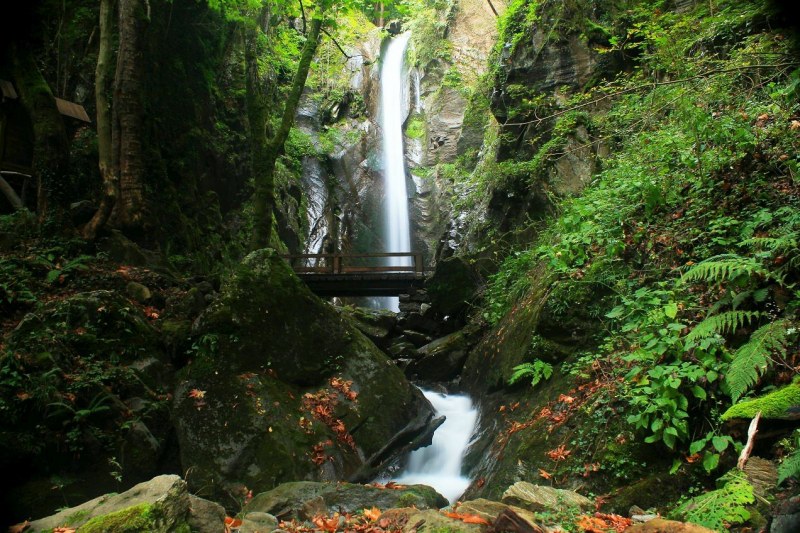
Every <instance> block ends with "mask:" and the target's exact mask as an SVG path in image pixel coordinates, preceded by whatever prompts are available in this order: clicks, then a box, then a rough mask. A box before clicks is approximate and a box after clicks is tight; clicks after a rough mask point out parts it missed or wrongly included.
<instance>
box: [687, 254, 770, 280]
mask: <svg viewBox="0 0 800 533" xmlns="http://www.w3.org/2000/svg"><path fill="white" fill-rule="evenodd" d="M766 272H767V271H766V269H764V268H763V267H762V266H761V264H760V263H758V262H757V261H755V260H754V259H752V258H748V257H740V256H738V255H735V254H726V255H721V256H716V257H711V258H709V259H706V260H705V261H702V262H701V263H698V264H697V265H694V266H693V267H691V268H690V269H689V270H688V271H687V272H686V273H685V274H684V275H683V276H682V277H681V280H682V281H684V282H692V281H716V282H722V281H733V280H736V279H737V278H739V277H741V276H745V277H753V276H764V275H765V274H766Z"/></svg>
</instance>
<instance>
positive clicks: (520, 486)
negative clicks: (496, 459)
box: [503, 481, 593, 513]
mask: <svg viewBox="0 0 800 533" xmlns="http://www.w3.org/2000/svg"><path fill="white" fill-rule="evenodd" d="M503 503H506V504H508V505H515V506H517V507H522V508H523V509H527V510H529V511H533V512H535V513H540V512H563V511H568V510H570V509H571V510H576V509H578V510H585V509H589V508H591V507H592V505H593V504H592V501H591V500H590V499H589V498H587V497H586V496H581V495H580V494H578V493H577V492H574V491H571V490H563V489H554V488H553V487H546V486H543V485H534V484H532V483H528V482H527V481H519V482H517V483H514V484H513V485H512V486H511V487H509V488H508V489H507V490H506V491H505V492H504V493H503Z"/></svg>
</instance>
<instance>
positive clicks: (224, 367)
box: [172, 250, 434, 499]
mask: <svg viewBox="0 0 800 533" xmlns="http://www.w3.org/2000/svg"><path fill="white" fill-rule="evenodd" d="M193 336H194V338H195V339H198V341H197V342H198V345H199V346H202V349H201V350H199V351H198V352H197V353H196V354H195V355H194V356H193V360H192V362H191V364H188V365H186V366H185V367H184V368H183V369H181V370H180V371H179V372H178V374H177V381H176V383H177V384H176V388H175V390H174V401H173V404H172V415H173V420H174V421H175V428H176V435H177V438H178V443H179V446H180V454H181V455H180V457H181V462H182V468H183V469H184V470H188V469H191V471H192V474H193V475H192V476H191V477H190V478H189V483H190V484H191V485H192V487H193V488H196V489H197V490H202V491H203V492H201V493H200V495H201V496H203V497H208V498H212V499H217V498H220V499H221V498H224V497H225V494H227V493H228V492H230V491H238V490H240V489H241V487H242V485H244V486H246V487H247V488H248V489H250V490H253V492H254V493H257V492H263V491H265V490H269V489H271V488H273V487H275V486H276V485H278V484H280V483H282V482H285V481H291V480H298V479H305V480H330V479H350V480H356V479H358V480H362V479H371V478H372V476H374V475H375V474H376V472H377V471H378V470H379V469H380V468H381V467H383V466H384V465H385V464H387V463H388V462H390V461H392V460H393V459H395V458H396V457H397V455H398V454H399V453H401V452H402V451H405V450H406V446H407V444H408V443H409V442H411V441H414V440H415V439H417V438H418V437H420V436H423V435H427V434H429V433H430V432H431V431H432V421H433V418H434V413H433V408H432V407H431V405H430V403H429V402H428V401H427V400H426V399H425V397H424V396H423V395H422V394H421V393H420V392H419V390H418V389H417V388H416V387H414V386H413V385H412V384H411V383H409V382H408V380H407V379H406V378H405V376H404V375H403V373H402V371H401V370H400V369H399V368H397V366H396V365H395V364H393V363H392V361H391V360H390V359H389V358H388V357H387V356H386V355H385V354H384V353H383V352H381V351H380V350H379V349H378V348H377V347H376V346H375V345H374V344H373V343H372V342H370V341H369V339H367V338H366V337H365V336H364V335H363V334H362V333H361V332H360V331H359V330H358V329H357V328H356V326H355V325H354V323H353V321H352V320H351V319H350V317H349V316H347V314H345V313H342V312H339V311H337V310H336V309H335V308H334V307H333V306H332V305H330V304H328V303H326V302H323V301H322V300H320V299H319V298H318V297H317V296H315V295H314V294H313V293H311V291H310V290H309V289H308V287H306V286H305V285H304V284H303V283H302V282H301V281H300V280H299V279H298V278H297V276H295V274H294V273H293V272H292V270H291V268H290V267H289V265H288V264H287V263H286V262H285V261H284V260H283V259H281V257H280V256H279V255H278V254H277V253H275V252H274V251H272V250H259V251H257V252H253V253H252V254H250V255H249V256H248V257H246V258H245V260H244V261H243V262H242V264H241V265H239V266H238V267H237V269H236V270H235V273H234V275H233V276H231V278H229V279H228V280H227V281H226V282H225V284H224V285H223V286H222V287H221V290H220V297H219V298H218V299H217V300H216V301H215V302H214V303H213V304H212V305H211V306H209V308H208V309H207V310H205V311H204V312H203V314H202V315H201V316H200V317H198V319H197V320H196V321H195V323H194V325H193ZM201 341H202V342H201ZM347 382H349V385H348V386H349V387H350V389H349V390H351V391H352V392H353V393H355V395H354V396H352V397H350V396H349V395H346V394H345V393H344V392H342V391H341V387H340V389H339V390H337V389H336V388H335V385H333V383H347ZM198 394H201V396H198ZM306 394H308V396H306ZM319 403H325V404H326V405H329V406H330V407H331V414H330V416H327V415H326V416H320V415H318V414H316V413H317V411H316V410H315V406H316V405H318V404H319Z"/></svg>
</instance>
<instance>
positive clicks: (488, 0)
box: [486, 0, 500, 17]
mask: <svg viewBox="0 0 800 533" xmlns="http://www.w3.org/2000/svg"><path fill="white" fill-rule="evenodd" d="M486 1H487V2H488V3H489V7H491V8H492V13H494V16H495V17H499V16H500V14H499V13H498V12H497V10H496V9H495V8H494V4H493V3H492V0H486Z"/></svg>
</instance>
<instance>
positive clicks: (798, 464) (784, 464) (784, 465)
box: [778, 430, 800, 485]
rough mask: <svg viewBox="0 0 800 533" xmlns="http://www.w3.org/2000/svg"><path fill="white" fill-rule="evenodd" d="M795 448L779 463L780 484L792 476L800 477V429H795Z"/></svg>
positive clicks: (793, 445) (793, 444)
mask: <svg viewBox="0 0 800 533" xmlns="http://www.w3.org/2000/svg"><path fill="white" fill-rule="evenodd" d="M792 447H793V448H794V450H793V451H792V452H790V453H789V455H787V456H786V457H785V458H784V459H783V461H781V464H779V465H778V485H780V484H781V483H783V482H784V481H786V480H787V479H789V478H790V477H800V431H798V430H795V432H794V442H793V443H792Z"/></svg>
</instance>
